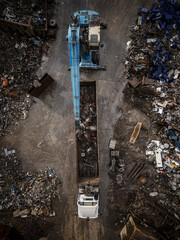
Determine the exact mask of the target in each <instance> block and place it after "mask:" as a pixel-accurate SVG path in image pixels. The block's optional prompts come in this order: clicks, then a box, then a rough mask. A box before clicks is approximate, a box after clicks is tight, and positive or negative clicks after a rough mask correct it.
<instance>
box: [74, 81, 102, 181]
mask: <svg viewBox="0 0 180 240" xmlns="http://www.w3.org/2000/svg"><path fill="white" fill-rule="evenodd" d="M80 93H81V100H80V101H81V103H80V106H81V123H80V129H77V142H78V143H77V145H78V159H79V172H80V177H97V167H98V166H97V159H98V155H97V154H98V153H97V123H96V121H97V119H96V89H95V85H93V84H92V85H91V84H90V85H84V86H82V85H81V88H80Z"/></svg>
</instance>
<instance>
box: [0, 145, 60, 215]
mask: <svg viewBox="0 0 180 240" xmlns="http://www.w3.org/2000/svg"><path fill="white" fill-rule="evenodd" d="M0 162H1V166H0V212H1V211H7V210H10V211H14V212H13V216H14V217H19V216H21V217H27V215H33V216H36V215H38V216H41V215H42V216H55V211H54V210H53V201H54V199H55V198H56V197H59V198H60V189H61V183H60V181H59V179H58V178H57V176H56V173H55V171H54V170H53V169H50V168H47V169H46V170H45V171H42V170H41V171H39V172H36V173H35V172H33V173H31V172H23V170H22V165H21V161H20V159H19V158H18V157H17V156H16V154H15V150H12V151H8V150H7V149H4V152H2V153H1V156H0Z"/></svg>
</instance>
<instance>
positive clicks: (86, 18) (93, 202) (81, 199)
mask: <svg viewBox="0 0 180 240" xmlns="http://www.w3.org/2000/svg"><path fill="white" fill-rule="evenodd" d="M106 27H107V26H106V24H103V23H101V22H100V16H99V13H97V12H94V11H87V10H82V11H79V12H75V13H74V18H73V24H72V25H70V26H69V30H68V36H67V40H68V44H69V57H70V70H71V81H72V93H73V105H74V117H75V123H76V128H79V127H80V70H81V69H83V70H88V69H89V70H105V69H106V68H105V67H104V66H100V65H99V48H100V29H101V28H106ZM86 160H87V162H88V158H87V159H86ZM97 162H98V159H97ZM78 169H79V168H78ZM78 175H79V174H78ZM98 176H99V173H98V170H97V174H96V177H95V178H93V179H92V178H89V176H86V177H85V179H83V180H82V181H81V180H80V179H79V180H78V184H79V187H78V197H77V208H78V210H77V216H78V217H79V218H85V219H93V218H97V217H98V216H99V215H100V210H99V181H100V179H99V177H98Z"/></svg>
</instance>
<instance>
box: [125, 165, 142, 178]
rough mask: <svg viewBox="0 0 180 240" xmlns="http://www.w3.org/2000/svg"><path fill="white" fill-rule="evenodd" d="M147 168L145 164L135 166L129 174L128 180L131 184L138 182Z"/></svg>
mask: <svg viewBox="0 0 180 240" xmlns="http://www.w3.org/2000/svg"><path fill="white" fill-rule="evenodd" d="M144 167H145V162H142V163H138V164H135V166H133V168H132V169H131V171H130V172H129V173H128V174H127V178H128V180H129V181H130V182H132V181H134V180H136V179H137V178H138V177H139V176H140V175H141V173H142V171H143V170H144Z"/></svg>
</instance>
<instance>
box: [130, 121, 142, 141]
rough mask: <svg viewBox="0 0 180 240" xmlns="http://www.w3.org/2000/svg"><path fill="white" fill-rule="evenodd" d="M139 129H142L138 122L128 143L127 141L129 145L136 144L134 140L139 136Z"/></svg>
mask: <svg viewBox="0 0 180 240" xmlns="http://www.w3.org/2000/svg"><path fill="white" fill-rule="evenodd" d="M141 127H142V123H141V122H138V123H137V125H136V126H135V127H134V131H133V133H132V135H131V138H130V141H129V142H130V143H133V144H134V143H135V142H136V139H137V137H138V135H139V132H140V130H141Z"/></svg>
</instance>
